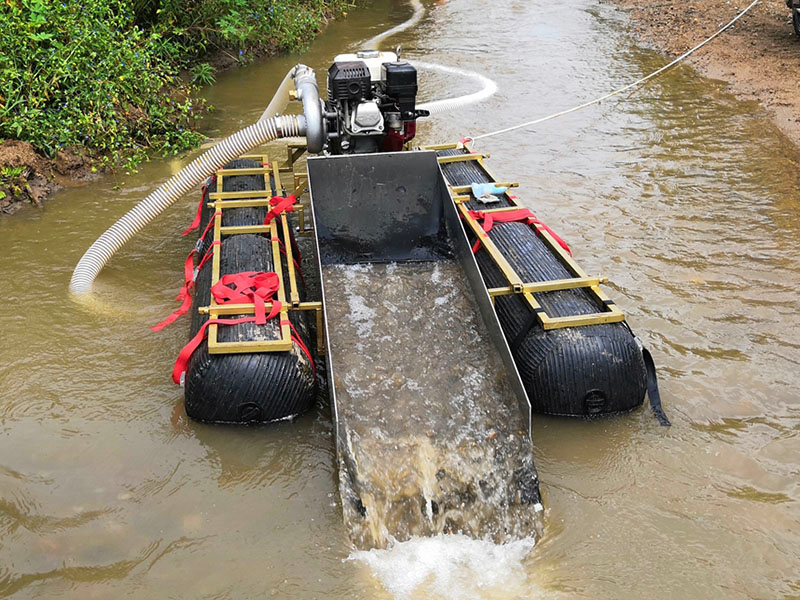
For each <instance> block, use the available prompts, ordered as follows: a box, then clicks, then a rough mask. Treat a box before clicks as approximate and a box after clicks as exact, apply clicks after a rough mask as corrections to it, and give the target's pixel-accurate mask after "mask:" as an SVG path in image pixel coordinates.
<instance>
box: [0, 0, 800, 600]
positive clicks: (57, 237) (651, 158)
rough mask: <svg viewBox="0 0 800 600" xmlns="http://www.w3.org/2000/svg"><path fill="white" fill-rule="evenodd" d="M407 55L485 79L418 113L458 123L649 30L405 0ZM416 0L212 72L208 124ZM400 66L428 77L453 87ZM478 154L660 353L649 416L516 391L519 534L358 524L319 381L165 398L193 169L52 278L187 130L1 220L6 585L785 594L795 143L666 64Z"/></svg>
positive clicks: (138, 192) (253, 593)
mask: <svg viewBox="0 0 800 600" xmlns="http://www.w3.org/2000/svg"><path fill="white" fill-rule="evenodd" d="M425 5H426V7H427V9H428V12H427V14H426V16H425V18H424V19H423V20H422V22H421V23H420V24H419V25H418V26H417V27H416V28H415V29H414V30H413V31H411V32H406V33H404V34H402V35H400V36H398V38H397V39H391V40H387V42H386V46H385V47H387V48H389V47H393V46H394V45H395V44H397V43H401V42H402V43H403V47H404V48H405V50H404V53H405V56H406V57H407V58H409V59H412V60H413V59H414V58H419V59H422V60H426V61H431V62H439V63H443V64H447V65H452V66H457V67H462V68H468V69H474V70H476V71H479V72H482V73H484V74H486V75H488V76H490V77H492V78H493V79H495V80H496V81H497V83H498V85H499V89H500V91H499V93H498V94H497V95H496V96H494V97H493V98H492V99H490V100H489V101H488V102H486V103H484V104H482V105H477V106H473V107H470V108H468V109H465V110H463V111H462V112H460V113H459V114H456V115H452V116H450V117H437V118H436V120H435V121H432V122H431V123H428V124H425V125H422V126H421V127H420V134H419V136H418V138H417V139H418V141H419V142H423V143H435V142H447V141H454V140H456V139H458V138H460V137H462V136H465V135H470V134H473V135H474V134H479V133H483V132H485V131H488V130H493V129H498V128H500V127H503V126H507V125H511V124H514V123H517V122H520V121H525V120H529V119H532V118H535V117H537V116H541V115H544V114H547V113H550V112H553V111H555V110H560V109H564V108H567V107H569V106H572V105H573V104H575V103H576V102H577V101H582V100H587V99H591V98H593V97H595V96H598V95H600V94H602V93H604V92H607V91H609V90H611V89H614V88H616V87H620V86H621V85H623V84H626V83H628V82H630V81H632V80H634V79H637V78H639V77H640V76H642V75H644V74H646V73H649V72H650V71H652V70H655V68H658V67H659V66H661V65H662V64H664V63H665V59H664V57H662V56H660V55H659V54H657V53H654V52H651V51H649V50H645V49H642V48H640V47H638V46H637V45H636V44H635V43H634V42H633V41H632V39H631V38H630V36H629V35H628V34H627V33H626V26H627V20H626V17H625V15H624V14H623V13H621V12H620V11H619V10H618V9H616V8H615V7H613V6H612V5H610V4H605V3H603V4H600V3H598V2H589V3H566V2H563V3H555V2H550V1H546V0H499V1H497V2H491V3H488V2H483V1H481V0H448V1H444V0H438V1H436V2H433V1H429V0H426V2H425ZM409 13H410V9H409V8H408V7H407V6H406V5H405V4H404V3H400V2H392V1H390V0H375V2H373V3H372V4H371V7H370V8H369V9H363V10H361V9H360V10H354V11H352V13H351V14H350V16H349V17H348V18H347V19H346V20H345V21H342V22H339V23H334V24H333V25H331V26H330V27H329V28H328V29H327V30H326V32H325V33H324V34H323V35H322V36H321V37H320V38H319V39H318V41H317V42H316V43H315V44H314V45H313V47H312V48H311V50H310V51H309V52H308V53H306V54H304V55H302V56H289V57H283V58H279V59H276V60H270V61H263V62H259V63H256V64H254V65H252V66H250V67H247V68H244V69H240V70H236V71H231V72H227V73H222V74H220V75H219V76H218V83H217V84H216V85H215V86H214V87H212V88H210V89H208V90H206V92H205V93H206V96H207V97H208V98H209V100H210V102H211V103H212V104H213V105H215V106H216V107H217V112H216V113H214V114H213V115H212V116H211V117H210V118H209V119H208V120H207V121H206V127H207V131H208V133H209V135H211V136H214V137H219V136H222V135H226V134H229V133H232V132H233V131H235V130H237V129H239V128H241V126H243V125H245V124H249V123H250V122H252V121H254V120H255V119H257V118H258V116H259V115H260V114H261V111H262V110H263V107H264V105H265V103H266V102H267V101H268V100H269V98H270V97H271V96H272V93H273V91H274V89H275V87H276V86H277V84H278V83H279V82H280V80H281V78H282V77H283V74H284V73H285V72H286V70H287V69H288V68H289V67H290V66H291V65H292V64H294V63H295V62H297V61H299V60H302V61H303V62H307V63H308V64H310V65H311V66H313V67H314V68H316V69H317V72H318V74H319V76H320V77H322V74H323V73H324V72H325V70H326V69H327V66H328V64H329V62H330V60H331V59H332V57H333V56H334V55H335V54H337V53H339V52H342V51H346V50H349V49H352V48H353V47H354V46H357V45H358V43H359V41H361V40H365V39H367V38H369V37H371V36H372V35H374V34H375V33H377V32H379V31H382V30H384V29H385V28H386V27H388V26H390V25H393V24H395V23H399V22H401V21H403V20H404V19H405V18H406V17H407V16H408V14H409ZM468 88H469V83H468V82H460V81H458V80H457V78H454V77H446V76H444V75H430V76H424V77H423V78H422V89H423V92H422V93H423V95H424V96H425V98H426V99H435V98H438V97H441V96H442V95H457V94H460V93H464V92H467V91H470V90H469V89H468ZM478 150H481V151H485V152H490V153H491V154H492V158H491V160H490V161H489V164H490V167H492V168H493V170H494V171H495V172H496V173H497V174H498V176H500V177H502V178H508V179H513V180H517V181H519V182H520V184H521V188H520V198H521V199H522V200H523V201H524V202H526V203H527V204H528V205H529V206H530V207H531V208H532V210H533V211H534V212H535V213H536V214H537V216H538V217H539V218H541V219H542V220H543V221H545V222H546V223H548V224H549V225H550V226H551V227H553V229H555V230H556V231H557V232H558V233H559V234H560V235H561V236H562V237H563V238H564V239H566V241H567V242H569V243H570V245H571V246H572V248H573V250H574V252H575V255H576V258H577V259H578V261H579V262H580V263H581V264H582V265H583V266H584V267H585V268H586V270H587V271H588V272H590V273H600V274H602V275H606V276H608V277H610V279H611V286H610V289H609V293H610V295H611V296H612V297H613V298H614V299H615V300H616V301H617V303H618V305H619V306H620V307H621V308H622V309H623V310H624V311H625V312H626V313H627V315H628V317H629V321H630V323H631V325H632V327H633V328H634V330H635V331H636V332H637V333H638V334H639V335H640V337H642V338H643V340H644V341H645V342H646V344H647V345H649V347H650V349H651V350H652V352H653V355H654V357H655V360H656V362H657V364H658V365H659V366H660V375H661V386H662V397H663V400H664V404H665V408H666V410H667V411H668V413H669V414H670V417H671V418H672V421H673V424H674V425H673V427H672V428H671V429H662V428H660V427H658V425H657V423H656V421H655V420H654V419H653V418H652V416H651V415H650V414H649V412H648V411H647V410H641V411H638V412H635V413H634V414H632V415H630V416H627V417H623V418H618V419H614V420H606V421H599V422H593V423H586V422H581V421H567V420H562V419H551V418H543V417H538V416H534V420H533V439H534V445H535V447H534V454H535V460H536V466H537V468H538V471H539V476H540V478H541V486H542V491H543V494H544V505H545V529H544V538H543V540H542V541H541V542H540V543H538V544H537V545H536V547H535V548H533V549H531V547H530V546H531V544H530V542H529V541H526V540H522V541H520V542H517V543H514V544H511V545H506V546H496V545H494V544H491V543H490V542H484V541H474V540H467V539H464V538H460V537H456V536H446V537H444V538H433V539H421V540H415V541H411V542H407V543H405V544H399V545H397V546H395V547H394V548H392V549H390V550H388V551H373V552H370V553H359V552H355V551H354V549H353V548H352V546H351V545H350V543H349V541H348V536H347V532H346V530H345V527H344V524H343V520H342V507H341V504H340V500H339V495H338V475H337V471H336V457H335V451H334V444H333V429H332V425H331V422H330V415H329V412H328V410H327V409H326V407H324V406H320V407H319V408H318V409H317V410H316V411H314V412H312V413H311V414H309V415H307V416H305V417H303V418H301V419H299V420H298V421H297V422H294V423H284V424H280V425H277V426H274V427H270V428H264V429H237V428H226V427H213V426H204V425H199V424H196V423H192V422H190V421H188V420H187V418H186V416H185V414H184V413H183V409H182V391H181V390H180V389H179V388H177V387H176V386H174V385H173V384H172V382H171V381H170V376H169V375H170V371H171V368H172V363H173V360H174V358H175V356H176V354H177V352H178V350H179V349H180V348H181V347H182V345H183V344H184V343H185V341H186V338H187V330H188V322H184V323H183V324H182V325H181V324H180V323H179V324H177V325H173V326H172V327H171V328H168V329H166V330H164V331H163V332H161V333H159V334H155V333H152V332H150V330H149V329H148V327H149V326H150V325H152V324H154V323H156V322H158V321H159V320H160V319H161V318H163V317H164V316H166V315H167V314H169V313H170V312H171V311H172V310H173V309H174V307H175V304H174V302H173V299H174V296H175V293H176V290H177V288H178V286H179V283H180V278H181V272H182V264H183V259H184V257H185V256H186V254H187V253H188V252H189V250H190V248H191V245H192V242H191V240H188V239H184V238H181V237H180V235H179V234H180V232H181V231H182V230H183V228H184V227H185V226H186V224H187V223H188V222H190V221H191V218H192V215H193V213H194V210H195V206H196V200H197V198H196V197H194V196H193V197H191V198H188V199H186V200H185V201H183V202H181V203H179V204H178V205H176V207H175V208H173V209H172V210H171V211H170V212H168V213H167V214H165V215H164V216H163V217H161V218H160V219H158V220H157V221H156V222H155V223H153V224H152V225H150V226H149V227H147V228H146V229H145V230H144V231H143V232H142V234H140V235H139V236H138V237H137V238H135V240H134V241H133V242H132V243H130V244H129V245H128V246H126V247H125V248H124V249H123V250H122V251H121V252H120V253H119V254H118V255H117V256H116V257H115V258H114V259H113V260H112V261H111V263H110V264H109V265H108V267H107V268H106V269H105V270H104V271H103V273H102V274H101V276H100V278H99V279H98V281H97V283H96V285H95V292H94V293H93V294H92V295H91V296H88V297H85V298H82V299H80V300H77V299H76V298H74V297H72V296H70V295H69V293H68V292H67V285H68V282H69V277H70V274H71V271H72V268H73V266H74V265H75V263H76V262H77V260H78V259H79V257H80V256H81V254H82V253H83V252H84V250H85V249H86V248H87V247H88V245H89V244H90V243H91V241H92V240H93V239H95V238H96V237H97V236H98V235H99V234H100V233H101V232H102V231H103V230H105V228H106V227H108V226H109V225H110V224H111V223H113V222H114V220H115V219H117V218H118V217H119V216H121V215H122V214H123V213H124V212H125V211H126V210H128V209H129V208H130V207H131V206H132V205H133V204H134V203H135V202H137V201H138V200H140V199H141V198H143V197H144V196H145V195H146V194H147V193H148V192H149V191H151V190H152V189H154V188H155V186H156V185H157V184H159V183H161V182H163V181H164V180H166V179H167V178H168V177H169V176H170V175H172V174H174V173H175V172H177V170H178V169H180V168H181V166H182V165H184V164H185V163H186V162H188V160H189V159H190V158H191V157H189V156H185V157H179V158H173V159H166V160H154V161H152V162H151V163H148V164H146V165H144V166H143V167H142V168H141V169H140V172H139V173H138V174H136V175H125V174H124V173H119V174H116V175H113V176H109V177H106V178H103V179H101V180H99V181H97V182H95V183H92V184H90V185H87V186H80V187H75V188H74V189H70V190H68V191H65V192H63V193H60V194H58V195H57V196H56V197H55V198H53V199H52V200H51V201H50V202H49V203H48V204H47V205H46V206H45V208H44V209H42V210H39V209H33V208H31V209H27V210H23V211H21V212H20V213H18V214H17V215H15V216H14V217H13V218H8V219H2V220H0V239H2V242H3V249H4V253H5V256H4V260H3V263H2V267H0V273H1V274H2V281H3V285H4V296H5V310H4V311H3V312H2V313H1V314H0V342H1V343H2V348H3V351H2V354H1V355H0V356H1V357H2V358H1V359H0V597H14V598H34V597H48V598H50V597H54V598H55V597H58V598H81V599H83V598H114V599H116V598H120V597H131V598H250V597H263V596H267V597H276V598H297V599H305V598H325V599H331V600H336V599H345V598H346V599H360V598H363V599H367V598H369V599H373V598H376V599H380V598H398V599H400V598H486V599H495V598H498V599H501V598H502V599H511V598H569V599H575V598H586V599H597V598H615V599H637V600H638V599H641V598H656V597H659V598H681V599H685V598H725V599H745V598H748V599H756V598H758V599H761V598H797V597H798V596H800V507H799V506H798V504H799V503H800V485H799V484H798V481H800V477H799V476H800V466H798V465H800V440H799V439H798V438H800V403H798V395H799V393H798V388H799V387H800V335H799V332H800V296H799V295H798V289H799V288H800V198H799V197H798V191H797V190H798V189H800V169H798V166H799V165H800V153H798V151H797V149H796V148H795V147H793V146H792V145H790V144H789V143H788V142H787V140H786V139H785V138H784V137H782V136H781V134H780V133H779V132H778V131H777V130H776V128H775V127H774V126H773V125H772V123H771V122H770V121H769V120H768V119H767V116H766V115H765V114H764V113H763V111H762V110H761V109H760V107H759V106H758V104H756V103H753V102H750V103H743V102H740V101H737V100H736V99H735V98H733V97H732V96H731V95H730V94H729V93H728V92H727V91H726V89H725V87H724V86H723V85H722V84H720V83H719V82H714V81H710V80H707V79H704V78H702V77H700V76H699V75H697V73H696V72H694V71H693V70H691V69H689V68H679V69H676V70H674V71H672V72H670V73H668V74H667V75H665V76H664V77H661V78H659V79H658V80H656V81H655V82H653V83H651V84H650V85H648V86H647V87H646V88H644V89H643V90H641V91H639V92H637V93H634V94H632V95H631V96H630V97H628V98H625V99H622V100H620V101H610V102H608V103H605V104H604V105H603V106H601V107H595V108H592V109H589V110H587V111H583V112H579V113H575V114H572V115H569V116H567V117H564V118H562V119H558V120H555V121H552V122H549V123H547V124H543V125H542V126H540V127H539V128H537V129H535V130H530V131H518V132H514V133H512V134H509V135H508V136H506V137H503V138H490V139H487V140H486V141H485V142H483V143H481V144H480V145H479V146H478Z"/></svg>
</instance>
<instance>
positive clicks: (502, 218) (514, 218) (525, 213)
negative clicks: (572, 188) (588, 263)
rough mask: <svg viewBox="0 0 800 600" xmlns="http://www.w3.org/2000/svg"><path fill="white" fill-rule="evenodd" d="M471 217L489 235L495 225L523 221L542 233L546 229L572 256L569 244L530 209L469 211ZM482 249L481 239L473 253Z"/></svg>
mask: <svg viewBox="0 0 800 600" xmlns="http://www.w3.org/2000/svg"><path fill="white" fill-rule="evenodd" d="M469 216H470V217H472V218H473V219H475V220H476V221H483V225H482V227H483V230H484V231H485V232H486V233H489V232H490V231H491V230H492V227H494V224H495V223H515V222H520V221H523V222H525V223H526V224H528V225H533V226H534V227H536V229H537V230H539V231H541V230H542V229H544V230H545V231H547V233H549V234H550V235H552V236H553V239H554V240H555V241H556V242H558V245H559V246H561V247H562V248H563V249H564V250H566V251H567V252H568V253H569V255H570V256H572V250H570V249H569V246H567V243H566V242H565V241H564V240H562V239H561V237H559V235H558V234H557V233H556V232H555V231H553V230H552V229H550V228H549V227H548V226H547V225H545V224H544V223H542V222H541V221H540V220H539V219H537V218H536V215H534V214H533V213H532V212H531V211H530V210H529V209H527V208H520V209H519V210H508V211H503V212H483V211H482V210H471V211H469ZM480 247H481V241H480V239H479V240H477V241H476V242H475V245H474V246H473V247H472V252H473V253H475V252H477V251H478V249H479V248H480Z"/></svg>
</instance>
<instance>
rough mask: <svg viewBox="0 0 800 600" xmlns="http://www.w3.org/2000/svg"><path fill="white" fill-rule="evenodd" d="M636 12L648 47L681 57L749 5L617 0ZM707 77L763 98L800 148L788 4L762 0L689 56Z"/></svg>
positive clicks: (798, 67)
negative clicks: (728, 83)
mask: <svg viewBox="0 0 800 600" xmlns="http://www.w3.org/2000/svg"><path fill="white" fill-rule="evenodd" d="M612 1H614V2H616V3H617V4H619V5H621V6H623V7H625V8H627V9H628V10H629V11H630V14H631V29H632V31H633V33H634V34H635V35H636V36H637V37H638V38H639V39H640V40H641V41H642V42H644V43H645V44H647V45H649V46H652V47H655V48H658V49H661V50H664V51H665V52H667V53H669V54H671V55H673V56H678V55H680V54H683V53H684V52H686V51H687V50H689V49H690V48H692V47H693V46H695V45H696V44H698V43H699V42H701V41H702V40H704V39H706V38H707V37H709V36H710V35H711V34H713V33H714V32H715V31H717V30H718V29H719V28H720V27H721V26H723V25H724V24H725V23H727V22H729V21H730V20H731V19H732V18H733V17H735V16H736V15H737V14H738V13H739V12H740V11H742V10H744V8H746V7H747V5H748V4H749V2H747V1H744V0H741V1H732V0H670V1H668V2H658V3H643V2H641V0H612ZM689 62H690V63H691V64H693V65H694V66H695V67H696V68H697V69H698V70H700V71H701V72H702V73H703V74H704V75H707V76H709V77H713V78H715V79H722V80H725V81H728V82H730V84H731V88H732V90H733V91H734V93H736V95H738V96H739V97H741V98H743V99H748V100H758V101H759V102H761V103H762V104H763V106H764V107H765V108H766V109H767V110H768V111H769V112H770V113H771V114H772V115H773V117H774V119H775V122H776V123H777V125H778V126H779V127H780V128H781V130H783V132H784V133H785V134H786V135H787V136H788V137H789V138H790V139H791V140H792V141H794V143H795V144H798V145H800V38H798V37H797V36H795V35H794V31H793V29H792V24H791V12H790V11H789V9H788V8H787V7H786V3H785V1H784V0H762V2H761V3H760V4H758V5H757V6H756V7H755V8H754V9H753V10H751V11H750V12H749V13H748V14H747V15H745V16H744V17H743V18H742V19H741V20H740V21H739V22H737V23H736V25H734V26H733V27H732V28H731V29H729V30H728V31H726V32H725V33H724V34H723V35H722V36H721V37H719V38H717V39H716V40H714V41H713V42H711V44H709V45H708V46H706V47H704V48H702V49H701V50H699V51H698V52H697V53H696V54H694V55H692V57H690V59H689Z"/></svg>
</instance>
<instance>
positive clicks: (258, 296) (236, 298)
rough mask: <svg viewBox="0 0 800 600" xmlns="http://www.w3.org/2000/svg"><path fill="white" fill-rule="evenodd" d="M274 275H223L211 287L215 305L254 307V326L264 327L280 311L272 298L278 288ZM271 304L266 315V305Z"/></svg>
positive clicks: (247, 273)
mask: <svg viewBox="0 0 800 600" xmlns="http://www.w3.org/2000/svg"><path fill="white" fill-rule="evenodd" d="M280 285H281V284H280V279H278V275H277V274H276V273H264V272H262V271H244V272H242V273H235V274H233V275H225V276H224V277H222V278H221V279H220V280H219V281H218V282H217V283H215V284H214V285H212V286H211V295H212V296H214V300H216V301H217V304H252V305H253V306H254V307H255V323H256V325H266V323H267V320H268V319H272V318H274V317H275V315H277V314H278V313H279V312H280V310H281V303H280V302H275V301H273V299H272V297H273V295H274V294H275V292H277V291H278V289H279V288H280ZM267 302H272V310H271V311H270V313H269V315H267V313H266V303H267Z"/></svg>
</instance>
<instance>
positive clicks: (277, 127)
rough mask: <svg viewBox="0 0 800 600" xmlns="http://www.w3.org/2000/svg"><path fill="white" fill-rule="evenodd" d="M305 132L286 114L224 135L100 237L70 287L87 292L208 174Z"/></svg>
mask: <svg viewBox="0 0 800 600" xmlns="http://www.w3.org/2000/svg"><path fill="white" fill-rule="evenodd" d="M304 133H305V125H304V123H301V119H300V118H299V117H297V116H283V117H273V118H271V119H265V120H260V121H258V122H257V123H254V124H252V125H250V126H249V127H246V128H245V129H242V130H241V131H237V132H236V133H234V134H233V135H231V136H230V137H227V138H225V139H224V140H222V141H221V142H219V143H218V144H216V145H215V146H214V147H213V148H211V149H210V150H208V151H206V152H205V153H203V154H201V155H200V156H199V157H198V158H196V159H195V160H193V161H192V162H191V163H189V164H188V165H187V166H186V167H184V168H183V169H181V171H180V172H179V173H178V174H177V175H174V176H173V177H171V178H170V179H169V180H168V181H167V182H166V183H164V184H162V185H161V186H159V188H158V189H156V190H155V191H154V192H153V193H151V194H150V195H149V196H147V198H145V199H144V200H142V201H141V202H140V203H139V204H137V205H136V206H134V207H133V208H132V209H131V210H129V211H128V212H127V213H126V214H125V215H124V216H123V217H122V218H121V219H120V220H119V221H117V222H116V223H114V224H113V225H112V226H111V227H109V228H108V229H107V230H106V231H105V233H103V235H101V236H100V237H99V238H97V240H95V242H94V243H93V244H92V245H91V246H90V247H89V249H88V250H87V251H86V253H85V254H84V255H83V256H82V257H81V260H80V261H79V262H78V264H77V266H76V267H75V271H73V273H72V280H71V281H70V284H69V287H70V289H71V290H72V291H73V292H77V293H85V292H88V291H89V288H90V287H91V285H92V282H93V281H94V280H95V277H97V274H98V273H100V270H101V269H102V268H103V266H104V265H105V264H106V262H108V260H109V259H110V258H111V257H112V256H113V255H114V253H115V252H116V251H117V250H119V249H120V248H121V247H122V246H123V244H125V242H127V241H128V240H129V239H130V238H131V237H133V235H134V234H136V233H137V232H138V231H140V230H141V229H142V228H143V227H144V226H145V225H147V224H148V223H149V222H150V221H152V220H153V219H154V218H156V217H157V216H158V215H159V214H160V213H161V212H162V211H163V210H164V209H166V208H167V207H168V206H170V205H171V204H173V203H174V202H175V201H176V200H178V198H180V197H181V196H183V195H184V194H186V193H187V192H188V191H189V190H191V189H192V188H194V187H195V186H197V185H200V183H202V182H203V180H204V179H205V178H206V177H208V175H209V173H214V172H215V171H216V170H217V169H220V168H222V167H223V166H225V165H226V164H227V163H229V162H230V161H232V160H234V159H235V158H238V157H239V156H240V155H242V154H245V153H246V152H247V151H249V150H251V149H252V148H254V147H256V146H259V145H261V144H265V143H267V142H270V141H272V140H276V139H279V138H283V137H290V136H297V135H303V134H304Z"/></svg>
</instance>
